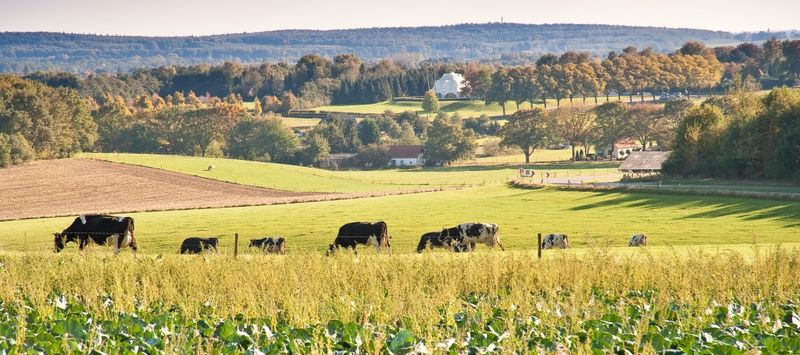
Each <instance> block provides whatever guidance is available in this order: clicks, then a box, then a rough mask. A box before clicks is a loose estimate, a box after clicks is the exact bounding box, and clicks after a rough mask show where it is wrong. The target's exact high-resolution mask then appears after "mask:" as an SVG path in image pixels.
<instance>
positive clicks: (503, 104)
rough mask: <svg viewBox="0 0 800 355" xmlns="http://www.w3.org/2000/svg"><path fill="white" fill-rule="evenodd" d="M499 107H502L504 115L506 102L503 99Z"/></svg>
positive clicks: (504, 114)
mask: <svg viewBox="0 0 800 355" xmlns="http://www.w3.org/2000/svg"><path fill="white" fill-rule="evenodd" d="M500 107H502V108H503V117H506V103H505V101H503V103H502V104H501V105H500Z"/></svg>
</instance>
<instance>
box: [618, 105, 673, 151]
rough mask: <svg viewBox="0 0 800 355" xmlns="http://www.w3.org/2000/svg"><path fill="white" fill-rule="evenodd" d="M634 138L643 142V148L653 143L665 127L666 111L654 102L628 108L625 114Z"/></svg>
mask: <svg viewBox="0 0 800 355" xmlns="http://www.w3.org/2000/svg"><path fill="white" fill-rule="evenodd" d="M625 118H626V121H627V124H626V125H627V126H628V129H629V132H630V135H631V137H632V138H634V139H636V140H637V141H639V143H641V144H642V150H645V149H646V148H647V145H648V144H652V143H653V142H654V141H655V140H656V138H657V137H659V136H660V135H661V134H663V132H664V129H665V124H664V123H665V122H664V112H663V111H662V109H661V107H659V106H658V105H653V104H638V105H635V106H632V107H630V108H628V111H627V114H626V116H625Z"/></svg>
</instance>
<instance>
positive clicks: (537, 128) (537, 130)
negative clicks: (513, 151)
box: [499, 108, 549, 164]
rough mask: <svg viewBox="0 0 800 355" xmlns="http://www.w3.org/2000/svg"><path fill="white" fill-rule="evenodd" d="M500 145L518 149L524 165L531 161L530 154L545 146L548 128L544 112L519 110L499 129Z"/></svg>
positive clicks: (539, 110) (535, 109) (537, 109)
mask: <svg viewBox="0 0 800 355" xmlns="http://www.w3.org/2000/svg"><path fill="white" fill-rule="evenodd" d="M499 135H500V137H501V140H500V145H502V146H505V147H518V148H519V149H521V150H522V153H523V154H524V155H525V163H526V164H528V163H530V161H531V154H533V152H534V151H535V150H536V149H538V148H542V147H544V146H545V144H547V140H548V137H549V126H548V119H547V115H546V113H545V111H544V110H542V109H539V108H534V109H532V110H520V111H517V112H515V113H514V114H513V115H511V117H509V119H508V122H507V123H506V124H505V125H504V126H503V127H502V128H500V132H499Z"/></svg>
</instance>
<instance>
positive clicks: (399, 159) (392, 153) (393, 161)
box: [389, 145, 425, 167]
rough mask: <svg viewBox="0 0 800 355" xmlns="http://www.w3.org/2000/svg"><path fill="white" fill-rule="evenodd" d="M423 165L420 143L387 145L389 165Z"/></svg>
mask: <svg viewBox="0 0 800 355" xmlns="http://www.w3.org/2000/svg"><path fill="white" fill-rule="evenodd" d="M420 165H425V158H423V157H422V146H421V145H393V146H390V147H389V166H393V167H400V166H420Z"/></svg>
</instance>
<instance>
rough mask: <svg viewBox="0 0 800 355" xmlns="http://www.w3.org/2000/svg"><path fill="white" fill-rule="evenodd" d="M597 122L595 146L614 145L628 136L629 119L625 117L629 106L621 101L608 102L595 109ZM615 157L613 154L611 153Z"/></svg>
mask: <svg viewBox="0 0 800 355" xmlns="http://www.w3.org/2000/svg"><path fill="white" fill-rule="evenodd" d="M594 110H595V115H596V117H597V118H596V124H597V130H598V132H597V135H596V140H597V143H596V144H595V146H600V147H604V148H603V150H604V151H605V150H606V147H608V148H611V147H613V145H614V144H615V143H616V142H617V141H619V140H620V139H622V138H626V137H627V136H628V134H629V133H628V126H627V124H626V123H627V120H626V119H625V117H626V115H627V111H628V107H627V106H626V105H625V104H624V103H622V102H620V101H616V102H607V103H604V104H602V105H600V106H597V107H596V108H595V109H594ZM611 157H612V158H613V155H611Z"/></svg>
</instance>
